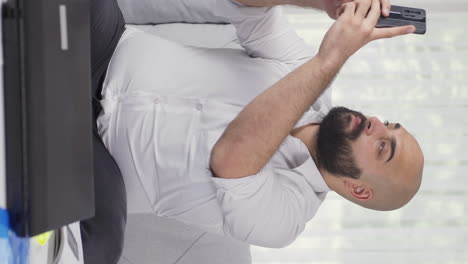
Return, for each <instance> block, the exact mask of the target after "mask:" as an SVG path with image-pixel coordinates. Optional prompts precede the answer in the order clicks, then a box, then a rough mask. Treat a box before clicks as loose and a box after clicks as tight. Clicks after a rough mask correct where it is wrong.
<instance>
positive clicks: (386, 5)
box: [380, 0, 390, 16]
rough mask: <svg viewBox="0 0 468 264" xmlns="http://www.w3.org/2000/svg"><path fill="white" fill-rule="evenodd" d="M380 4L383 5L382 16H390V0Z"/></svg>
mask: <svg viewBox="0 0 468 264" xmlns="http://www.w3.org/2000/svg"><path fill="white" fill-rule="evenodd" d="M380 3H381V4H382V15H383V16H388V15H390V0H381V1H380Z"/></svg>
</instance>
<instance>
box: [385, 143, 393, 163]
mask: <svg viewBox="0 0 468 264" xmlns="http://www.w3.org/2000/svg"><path fill="white" fill-rule="evenodd" d="M390 149H391V150H390V157H388V160H387V161H385V163H387V162H389V161H391V160H392V159H393V156H394V155H395V149H396V140H395V137H392V138H391V139H390Z"/></svg>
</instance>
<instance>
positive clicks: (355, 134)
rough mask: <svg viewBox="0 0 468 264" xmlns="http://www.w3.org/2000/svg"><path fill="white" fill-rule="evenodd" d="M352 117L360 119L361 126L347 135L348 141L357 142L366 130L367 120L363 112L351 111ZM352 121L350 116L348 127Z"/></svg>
mask: <svg viewBox="0 0 468 264" xmlns="http://www.w3.org/2000/svg"><path fill="white" fill-rule="evenodd" d="M351 115H354V116H355V117H359V118H360V119H361V123H359V125H358V126H357V127H356V128H354V130H353V131H351V133H349V134H348V135H347V138H348V139H350V140H356V139H357V138H358V137H359V136H360V135H361V134H362V132H364V129H365V128H366V121H367V118H366V116H364V115H363V114H362V113H361V112H357V111H351ZM351 120H352V118H351V116H349V121H348V125H349V123H351Z"/></svg>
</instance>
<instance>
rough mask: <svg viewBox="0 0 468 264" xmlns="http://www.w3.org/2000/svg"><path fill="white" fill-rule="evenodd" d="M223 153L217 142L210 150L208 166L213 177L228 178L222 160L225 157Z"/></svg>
mask: <svg viewBox="0 0 468 264" xmlns="http://www.w3.org/2000/svg"><path fill="white" fill-rule="evenodd" d="M223 153H224V152H223V151H222V150H221V149H220V147H219V146H218V144H216V145H215V146H214V147H213V149H212V150H211V154H210V162H209V166H210V170H211V173H212V175H213V177H217V178H226V179H228V178H229V176H230V175H229V172H228V171H227V170H226V169H225V168H226V166H225V164H226V162H225V161H223V160H224V159H225V155H224V154H223Z"/></svg>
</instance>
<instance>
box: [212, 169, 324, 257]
mask: <svg viewBox="0 0 468 264" xmlns="http://www.w3.org/2000/svg"><path fill="white" fill-rule="evenodd" d="M301 166H306V168H307V166H311V164H310V163H307V164H303V165H301ZM302 171H304V167H303V168H296V169H287V170H286V169H277V168H276V169H274V168H272V167H269V166H266V167H264V168H263V169H262V170H261V171H260V172H259V173H257V174H256V175H252V176H248V177H244V178H239V179H222V178H213V181H214V183H215V185H216V187H217V198H218V201H219V203H220V206H221V209H222V212H223V216H224V232H225V234H226V235H228V236H231V237H233V238H235V239H237V240H241V241H245V242H247V243H249V244H252V245H257V246H262V247H271V248H280V247H285V246H287V245H289V244H291V243H292V242H293V241H294V240H295V239H296V238H297V236H298V235H299V234H300V233H302V231H303V230H304V228H305V224H306V222H307V221H308V220H310V219H311V218H312V217H313V215H314V214H315V212H316V211H317V209H318V207H319V206H320V203H321V202H322V201H323V198H324V197H321V198H317V196H316V195H315V192H314V190H313V188H312V187H311V186H310V185H309V184H308V182H307V180H305V176H306V175H303V174H304V173H303V172H302ZM308 196H309V197H308ZM314 197H315V198H314Z"/></svg>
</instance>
